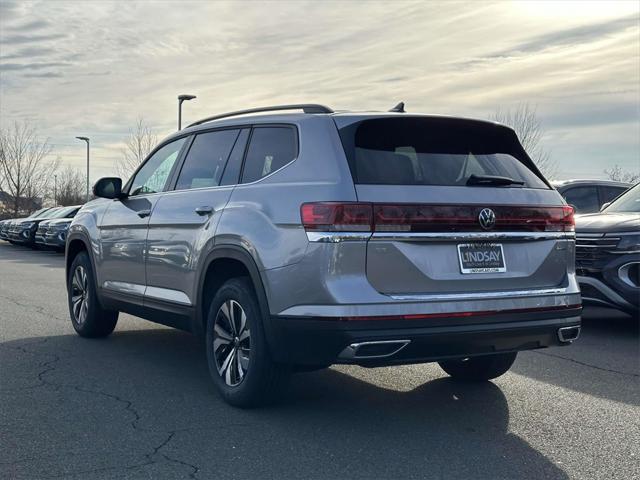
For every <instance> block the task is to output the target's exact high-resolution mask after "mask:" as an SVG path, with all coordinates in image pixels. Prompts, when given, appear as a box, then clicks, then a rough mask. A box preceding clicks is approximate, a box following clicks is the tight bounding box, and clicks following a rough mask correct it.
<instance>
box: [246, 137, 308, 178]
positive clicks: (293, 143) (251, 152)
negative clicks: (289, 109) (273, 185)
mask: <svg viewBox="0 0 640 480" xmlns="http://www.w3.org/2000/svg"><path fill="white" fill-rule="evenodd" d="M297 155H298V138H297V134H296V130H295V128H293V127H286V126H282V127H256V128H254V129H253V133H252V134H251V140H250V141H249V149H248V150H247V158H246V160H245V162H244V170H243V172H242V183H250V182H255V181H256V180H260V179H261V178H263V177H266V176H267V175H269V174H271V173H273V172H275V171H276V170H279V169H280V168H282V167H284V166H285V165H286V164H288V163H290V162H292V161H293V160H294V159H295V158H296V157H297Z"/></svg>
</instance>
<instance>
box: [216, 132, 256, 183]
mask: <svg viewBox="0 0 640 480" xmlns="http://www.w3.org/2000/svg"><path fill="white" fill-rule="evenodd" d="M249 132H251V129H249V128H245V129H243V130H242V131H241V132H240V135H238V139H237V140H236V144H235V145H234V146H233V150H232V151H231V155H230V156H229V160H228V161H227V166H226V168H225V169H224V173H223V174H222V181H221V182H220V185H236V184H237V183H238V180H240V169H241V168H242V158H243V157H244V149H245V148H246V146H247V140H248V139H249Z"/></svg>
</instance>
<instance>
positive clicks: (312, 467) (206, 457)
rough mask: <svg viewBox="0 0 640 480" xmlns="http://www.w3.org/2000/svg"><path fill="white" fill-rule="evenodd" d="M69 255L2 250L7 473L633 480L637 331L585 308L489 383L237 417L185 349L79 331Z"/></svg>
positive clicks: (148, 326) (384, 383) (373, 390)
mask: <svg viewBox="0 0 640 480" xmlns="http://www.w3.org/2000/svg"><path fill="white" fill-rule="evenodd" d="M63 263H64V261H63V256H62V255H59V254H55V253H53V252H38V251H31V250H29V249H26V248H21V247H15V246H12V245H9V244H7V243H5V242H1V241H0V342H1V343H0V477H1V478H11V479H22V478H37V479H41V478H77V479H106V478H108V479H111V478H153V479H158V478H199V479H208V478H242V479H247V478H260V479H267V478H278V479H281V478H300V479H315V478H332V479H334V478H389V479H398V478H461V479H462V478H464V479H468V478H474V479H478V478H492V479H493V478H580V479H584V478H621V479H622V478H624V479H631V478H640V450H638V445H640V373H639V371H640V365H639V358H640V357H639V342H638V326H637V320H636V321H634V320H633V319H631V318H629V317H626V316H624V315H621V314H617V313H615V312H611V311H607V310H603V309H600V310H589V311H586V312H585V321H584V329H583V335H582V337H581V338H580V340H579V341H578V342H577V343H576V344H574V345H573V346H571V347H567V348H553V349H548V350H541V351H533V352H526V353H524V354H521V355H520V356H519V358H518V360H517V361H516V364H515V365H514V367H513V369H512V371H511V372H509V373H508V374H506V375H505V376H503V377H501V378H499V379H498V380H496V381H494V382H492V383H486V384H482V385H469V384H458V383H455V382H453V381H451V380H449V379H448V378H447V377H446V376H445V374H444V373H443V372H442V371H441V370H440V369H439V368H438V367H437V365H420V366H407V367H396V368H382V369H373V370H367V369H362V368H358V367H333V368H331V369H329V370H326V371H321V372H316V373H309V374H300V375H297V376H295V377H294V379H293V382H292V384H291V387H290V389H289V390H288V391H287V392H286V394H285V396H284V399H283V401H282V402H281V403H280V404H279V405H277V406H272V407H269V408H265V409H262V410H251V411H243V410H237V409H234V408H232V407H229V406H227V405H226V404H224V403H223V402H222V401H221V400H220V399H219V398H218V397H217V396H216V394H215V392H214V390H213V388H212V385H211V384H210V382H209V378H208V373H207V370H206V364H205V358H204V351H203V349H202V348H201V345H200V344H199V342H198V341H197V340H196V339H195V338H194V337H192V336H190V335H188V334H185V333H181V332H178V331H175V330H171V329H168V328H165V327H161V326H157V325H154V324H152V323H148V322H145V321H143V320H140V319H137V318H135V317H131V316H127V315H122V316H121V317H120V322H119V324H118V327H117V329H116V331H115V332H114V334H113V335H112V336H111V337H109V338H108V339H106V340H86V339H81V338H79V337H78V336H76V335H75V334H74V332H73V329H72V327H71V324H70V322H69V320H68V313H67V307H66V297H65V288H64V269H63Z"/></svg>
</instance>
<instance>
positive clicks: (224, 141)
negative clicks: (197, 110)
mask: <svg viewBox="0 0 640 480" xmlns="http://www.w3.org/2000/svg"><path fill="white" fill-rule="evenodd" d="M236 138H238V130H220V131H217V132H207V133H201V134H199V135H196V138H195V139H194V140H193V143H192V144H191V148H190V149H189V153H188V154H187V158H186V160H185V161H184V165H183V166H182V170H181V171H180V176H179V177H178V183H177V185H176V190H186V189H190V188H202V187H215V186H217V185H219V184H220V179H221V178H222V172H223V171H224V166H225V165H226V163H227V158H229V153H231V149H232V148H233V144H234V143H235V141H236Z"/></svg>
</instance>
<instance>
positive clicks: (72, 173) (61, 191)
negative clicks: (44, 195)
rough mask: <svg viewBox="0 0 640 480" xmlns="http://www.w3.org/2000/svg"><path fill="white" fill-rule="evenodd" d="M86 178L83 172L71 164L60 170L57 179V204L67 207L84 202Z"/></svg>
mask: <svg viewBox="0 0 640 480" xmlns="http://www.w3.org/2000/svg"><path fill="white" fill-rule="evenodd" d="M85 178H86V177H85V176H84V175H83V174H81V173H80V172H79V171H78V170H77V169H76V168H73V167H71V166H67V167H66V168H65V169H63V170H62V171H60V173H58V179H57V184H58V185H57V192H56V197H57V198H56V204H57V205H60V206H62V207H66V206H69V205H79V204H82V203H84V201H85V195H86V193H85Z"/></svg>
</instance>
